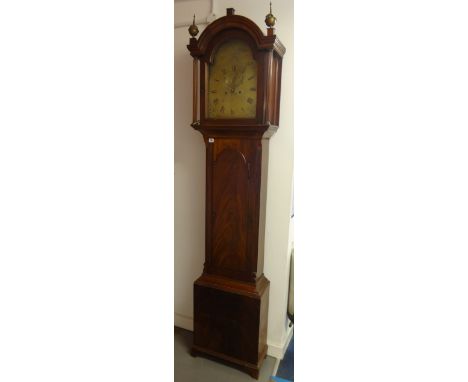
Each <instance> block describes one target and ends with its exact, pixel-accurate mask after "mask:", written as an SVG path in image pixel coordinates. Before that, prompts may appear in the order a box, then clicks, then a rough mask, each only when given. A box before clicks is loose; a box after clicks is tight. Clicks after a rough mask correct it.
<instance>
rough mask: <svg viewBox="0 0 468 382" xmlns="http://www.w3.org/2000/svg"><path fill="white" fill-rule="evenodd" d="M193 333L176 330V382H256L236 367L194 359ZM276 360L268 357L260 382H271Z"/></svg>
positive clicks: (208, 360)
mask: <svg viewBox="0 0 468 382" xmlns="http://www.w3.org/2000/svg"><path fill="white" fill-rule="evenodd" d="M191 346H192V332H189V331H188V330H184V329H180V328H174V382H255V381H256V380H255V379H254V378H252V377H251V376H250V375H248V374H247V373H245V372H243V371H241V370H238V369H236V368H235V367H231V366H227V365H225V364H222V363H219V362H215V361H212V360H210V359H207V358H205V357H192V356H191V355H190V347H191ZM275 361H276V359H275V358H273V357H269V356H267V357H266V359H265V362H264V363H263V366H262V369H261V370H260V377H259V379H258V381H259V382H269V381H270V377H271V375H272V373H273V368H274V366H275Z"/></svg>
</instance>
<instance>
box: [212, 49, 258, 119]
mask: <svg viewBox="0 0 468 382" xmlns="http://www.w3.org/2000/svg"><path fill="white" fill-rule="evenodd" d="M256 109H257V62H256V61H255V59H254V58H253V56H252V51H251V49H250V47H249V46H248V45H247V43H245V42H244V41H242V40H230V41H228V42H225V43H224V44H222V45H221V46H220V47H219V48H218V50H217V52H216V54H215V56H214V60H213V64H212V65H210V66H209V69H208V118H221V119H227V118H255V115H256Z"/></svg>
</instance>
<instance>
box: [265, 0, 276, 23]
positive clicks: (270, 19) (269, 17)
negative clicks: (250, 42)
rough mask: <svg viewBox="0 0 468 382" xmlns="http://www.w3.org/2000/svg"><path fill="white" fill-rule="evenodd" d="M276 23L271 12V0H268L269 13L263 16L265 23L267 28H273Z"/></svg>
mask: <svg viewBox="0 0 468 382" xmlns="http://www.w3.org/2000/svg"><path fill="white" fill-rule="evenodd" d="M275 23H276V17H275V16H273V13H271V1H270V13H269V14H268V15H266V16H265V24H266V25H267V27H268V28H273V27H274V25H275Z"/></svg>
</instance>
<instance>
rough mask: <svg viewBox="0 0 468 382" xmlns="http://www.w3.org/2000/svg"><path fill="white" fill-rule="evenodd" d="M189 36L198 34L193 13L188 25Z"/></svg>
mask: <svg viewBox="0 0 468 382" xmlns="http://www.w3.org/2000/svg"><path fill="white" fill-rule="evenodd" d="M188 32H189V33H190V36H192V37H195V36H196V35H197V34H198V27H197V26H196V25H195V15H193V24H192V25H190V26H189V29H188Z"/></svg>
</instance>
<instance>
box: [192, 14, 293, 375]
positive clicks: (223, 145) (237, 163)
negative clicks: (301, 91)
mask: <svg viewBox="0 0 468 382" xmlns="http://www.w3.org/2000/svg"><path fill="white" fill-rule="evenodd" d="M233 40H236V41H242V42H244V43H245V45H246V46H248V47H249V48H250V49H251V51H252V57H253V58H254V59H255V61H256V69H257V83H256V92H257V93H256V108H255V117H254V118H209V117H208V116H209V114H208V84H209V75H210V71H209V70H210V65H212V64H213V59H214V57H216V52H217V49H218V48H219V47H220V46H222V45H223V44H224V43H225V42H228V41H233ZM187 48H188V50H189V51H190V54H191V55H192V56H193V57H194V59H195V60H198V61H199V68H200V71H199V73H200V74H199V80H200V82H199V83H200V87H199V89H195V90H196V92H199V93H198V94H199V96H200V120H199V121H194V122H195V123H193V124H192V126H193V127H194V128H195V129H196V130H198V131H199V132H200V133H201V134H202V135H203V137H204V141H205V145H206V210H205V224H206V229H205V263H204V269H203V274H202V275H201V276H200V277H199V278H198V279H197V280H196V281H195V285H194V344H193V348H192V353H193V354H194V355H197V354H204V355H209V356H214V357H216V358H219V359H222V360H225V361H229V362H232V363H235V364H237V365H239V366H241V367H243V368H244V369H245V370H246V371H248V372H249V373H250V374H251V375H252V376H253V377H255V378H258V374H259V370H260V367H261V365H262V363H263V360H264V358H265V356H266V352H267V345H266V336H267V325H268V296H269V284H270V282H269V281H268V279H267V278H266V277H265V275H264V274H263V258H264V237H265V208H266V180H267V173H268V171H267V165H268V153H269V150H268V145H269V138H270V137H271V136H272V135H273V134H274V133H275V131H276V130H277V129H278V122H279V105H280V93H281V67H282V57H283V55H284V53H285V48H284V46H283V45H282V44H281V42H280V41H279V40H278V38H277V37H276V36H275V35H274V30H273V29H272V28H270V29H268V33H267V35H264V34H263V32H262V31H261V29H260V28H259V27H258V26H257V25H256V24H255V23H254V22H253V21H251V20H249V19H248V18H246V17H243V16H238V15H235V14H234V10H233V9H232V8H230V9H228V11H227V15H226V16H225V17H222V18H220V19H217V20H215V21H214V22H212V23H211V24H209V25H208V26H207V27H206V28H205V30H204V31H203V33H202V34H201V35H200V37H199V38H198V39H196V38H194V37H192V38H191V39H190V44H189V45H188V46H187ZM233 70H234V68H233ZM197 82H198V81H194V84H197ZM195 86H196V85H195Z"/></svg>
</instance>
